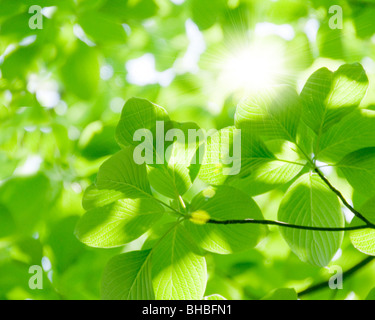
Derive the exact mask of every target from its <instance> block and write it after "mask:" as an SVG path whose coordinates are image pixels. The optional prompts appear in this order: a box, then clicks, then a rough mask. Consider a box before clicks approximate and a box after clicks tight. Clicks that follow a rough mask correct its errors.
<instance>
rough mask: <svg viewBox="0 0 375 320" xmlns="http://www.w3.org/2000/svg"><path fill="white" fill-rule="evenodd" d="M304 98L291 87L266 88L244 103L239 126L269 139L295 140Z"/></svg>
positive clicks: (238, 120) (240, 105)
mask: <svg viewBox="0 0 375 320" xmlns="http://www.w3.org/2000/svg"><path fill="white" fill-rule="evenodd" d="M300 114H301V106H300V99H299V97H298V95H297V93H296V92H295V90H294V89H292V88H291V87H289V86H286V85H285V86H284V85H282V86H277V87H272V88H271V89H268V90H263V91H261V92H259V93H258V94H256V95H253V96H250V97H249V98H248V99H246V100H244V101H243V102H241V103H240V104H239V105H238V107H237V110H236V114H235V125H236V127H237V128H240V129H244V130H247V131H250V132H253V133H256V134H258V135H260V136H261V137H264V138H267V139H285V140H289V141H293V142H294V141H295V138H296V134H297V129H298V124H299V120H300Z"/></svg>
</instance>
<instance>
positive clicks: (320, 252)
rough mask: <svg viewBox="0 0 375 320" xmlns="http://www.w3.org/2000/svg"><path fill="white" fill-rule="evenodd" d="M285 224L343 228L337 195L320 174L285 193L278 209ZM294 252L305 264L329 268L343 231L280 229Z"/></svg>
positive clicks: (306, 179) (303, 177)
mask: <svg viewBox="0 0 375 320" xmlns="http://www.w3.org/2000/svg"><path fill="white" fill-rule="evenodd" d="M278 219H279V220H280V221H283V222H287V223H291V224H296V225H301V226H314V227H344V218H343V215H342V213H341V208H340V203H339V200H338V199H337V197H336V195H335V194H334V193H333V192H332V191H331V190H330V189H329V188H328V187H327V186H326V185H325V184H324V182H323V181H322V180H321V179H320V177H319V176H317V175H310V174H309V173H307V174H304V175H303V176H301V177H300V178H299V179H298V180H297V181H296V182H294V183H293V185H292V186H291V187H290V188H289V189H288V191H287V192H286V194H285V196H284V198H283V200H282V202H281V204H280V208H279V212H278ZM280 231H281V234H282V235H283V237H284V239H285V240H286V242H287V243H288V244H289V246H290V248H291V249H292V251H293V252H294V253H295V254H296V255H297V256H298V257H299V258H300V259H301V260H302V261H304V262H309V263H311V264H314V265H317V266H320V267H323V266H326V265H327V264H328V263H329V262H330V261H331V259H332V258H333V256H334V255H335V253H336V252H337V250H338V249H339V248H340V245H341V242H342V239H343V232H326V231H311V230H300V229H290V228H280Z"/></svg>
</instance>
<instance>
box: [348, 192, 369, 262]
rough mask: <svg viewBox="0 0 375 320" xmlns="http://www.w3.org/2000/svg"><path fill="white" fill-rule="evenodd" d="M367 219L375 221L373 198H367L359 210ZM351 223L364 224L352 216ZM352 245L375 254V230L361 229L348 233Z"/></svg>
mask: <svg viewBox="0 0 375 320" xmlns="http://www.w3.org/2000/svg"><path fill="white" fill-rule="evenodd" d="M359 211H360V212H361V214H363V215H364V216H365V217H366V218H367V219H368V220H370V221H371V222H372V223H375V198H371V199H369V200H368V201H367V202H366V203H365V204H364V205H363V206H362V207H361V209H360V210H359ZM351 225H364V222H362V220H361V219H359V218H357V217H354V218H353V221H352V223H351ZM350 240H351V241H352V243H353V246H354V247H355V248H356V249H358V250H359V251H361V252H363V253H365V254H368V255H370V256H375V230H374V229H363V230H355V231H352V232H351V233H350Z"/></svg>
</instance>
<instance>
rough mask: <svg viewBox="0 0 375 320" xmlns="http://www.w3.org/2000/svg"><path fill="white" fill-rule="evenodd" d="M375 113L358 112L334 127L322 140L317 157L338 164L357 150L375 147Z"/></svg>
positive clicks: (367, 111)
mask: <svg viewBox="0 0 375 320" xmlns="http://www.w3.org/2000/svg"><path fill="white" fill-rule="evenodd" d="M374 128H375V111H371V110H365V109H362V110H357V111H354V112H352V113H351V114H350V115H348V116H347V117H345V118H344V119H343V120H342V121H340V122H339V123H338V124H336V125H334V126H332V127H331V128H330V129H329V130H328V131H327V132H326V133H324V134H323V135H322V137H321V139H320V143H319V147H318V149H317V150H316V152H315V155H316V157H317V158H318V159H319V160H320V161H323V162H334V163H336V162H338V161H340V160H341V159H342V158H343V157H344V156H345V155H347V154H348V153H351V152H353V151H355V150H358V149H362V148H367V147H373V146H375V130H374Z"/></svg>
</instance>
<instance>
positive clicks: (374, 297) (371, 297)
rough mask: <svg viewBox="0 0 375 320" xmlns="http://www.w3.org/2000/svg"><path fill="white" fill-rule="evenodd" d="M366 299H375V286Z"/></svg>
mask: <svg viewBox="0 0 375 320" xmlns="http://www.w3.org/2000/svg"><path fill="white" fill-rule="evenodd" d="M366 300H375V288H373V289H372V290H371V291H370V292H369V294H368V295H367V297H366Z"/></svg>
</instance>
